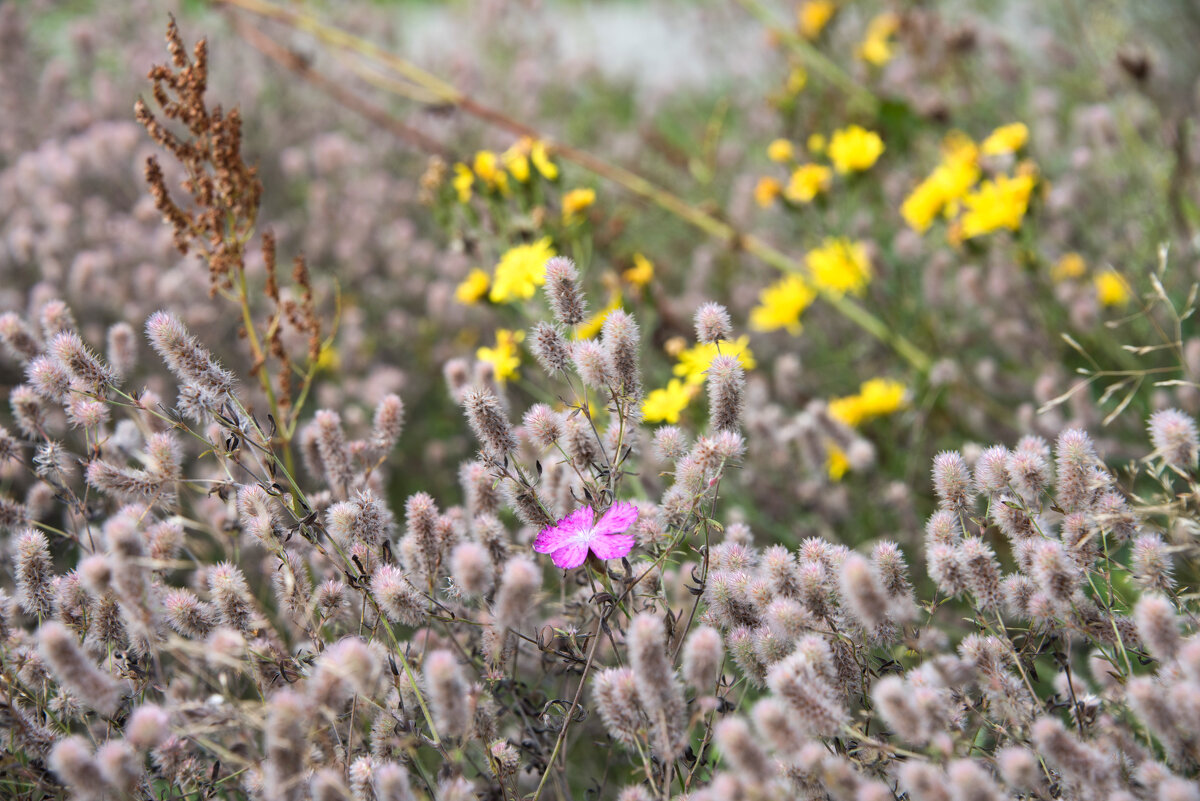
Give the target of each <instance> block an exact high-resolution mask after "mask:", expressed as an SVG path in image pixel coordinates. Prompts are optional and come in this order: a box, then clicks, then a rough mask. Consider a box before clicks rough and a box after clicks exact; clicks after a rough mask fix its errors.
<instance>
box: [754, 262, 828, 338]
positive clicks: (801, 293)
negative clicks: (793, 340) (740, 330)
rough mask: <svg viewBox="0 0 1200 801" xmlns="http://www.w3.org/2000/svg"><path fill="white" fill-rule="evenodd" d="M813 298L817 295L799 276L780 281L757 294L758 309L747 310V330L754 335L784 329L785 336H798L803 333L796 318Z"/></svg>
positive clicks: (756, 307) (810, 303)
mask: <svg viewBox="0 0 1200 801" xmlns="http://www.w3.org/2000/svg"><path fill="white" fill-rule="evenodd" d="M816 297H817V293H816V292H814V291H813V288H812V287H810V286H809V285H808V284H807V283H805V281H804V279H803V278H801V277H800V276H798V275H789V276H787V277H785V278H782V279H780V280H779V281H776V282H775V283H774V284H772V285H771V286H769V287H767V288H766V289H764V290H763V291H762V292H760V293H759V295H758V303H759V305H757V306H755V307H754V308H753V309H751V310H750V327H751V328H753V329H754V330H755V331H777V330H779V329H780V328H786V329H787V331H788V333H789V334H793V335H795V334H799V333H800V331H801V330H802V329H803V326H802V325H800V315H801V314H803V313H804V310H805V309H807V308H808V307H809V306H810V305H812V302H813V301H814V300H816Z"/></svg>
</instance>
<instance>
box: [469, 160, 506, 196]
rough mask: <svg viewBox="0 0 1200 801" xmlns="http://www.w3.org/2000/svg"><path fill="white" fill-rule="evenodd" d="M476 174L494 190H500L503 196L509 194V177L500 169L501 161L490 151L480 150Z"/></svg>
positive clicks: (476, 163) (476, 162)
mask: <svg viewBox="0 0 1200 801" xmlns="http://www.w3.org/2000/svg"><path fill="white" fill-rule="evenodd" d="M474 167H475V174H476V175H478V176H479V179H480V180H481V181H483V182H484V183H485V184H487V185H488V186H489V187H491V188H492V189H498V190H499V191H500V193H501V194H508V176H507V175H505V173H504V170H502V169H500V159H499V158H497V157H496V154H495V153H493V152H492V151H490V150H480V151H479V152H478V153H476V154H475V164H474Z"/></svg>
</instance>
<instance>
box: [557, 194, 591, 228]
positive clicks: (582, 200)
mask: <svg viewBox="0 0 1200 801" xmlns="http://www.w3.org/2000/svg"><path fill="white" fill-rule="evenodd" d="M595 202H596V190H595V189H572V190H571V191H570V192H568V193H567V194H565V195H563V201H562V218H563V224H564V225H567V224H569V223H571V222H574V220H575V218H576V217H578V216H579V213H580V212H581V211H583V210H584V209H586V208H587V207H588V206H590V205H592V204H593V203H595Z"/></svg>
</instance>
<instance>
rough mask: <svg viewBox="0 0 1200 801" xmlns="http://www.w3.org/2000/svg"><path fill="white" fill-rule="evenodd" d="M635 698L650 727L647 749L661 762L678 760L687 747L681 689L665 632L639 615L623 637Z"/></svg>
mask: <svg viewBox="0 0 1200 801" xmlns="http://www.w3.org/2000/svg"><path fill="white" fill-rule="evenodd" d="M626 640H627V642H628V644H629V664H630V667H632V668H633V675H634V681H635V682H636V685H637V695H638V698H639V699H640V700H641V702H642V710H643V711H644V712H645V713H646V717H647V718H649V719H650V724H651V731H652V737H651V746H652V748H653V750H654V752H655V753H656V754H657V755H658V756H659V757H660V758H662V759H672V758H674V757H676V756H678V755H679V754H680V753H681V752H682V751H683V749H684V747H685V746H686V745H687V738H686V732H685V731H684V727H685V726H686V724H687V708H686V706H685V704H684V700H683V688H682V687H681V686H680V684H679V681H678V679H677V678H676V676H675V669H674V667H673V666H672V664H671V659H670V657H669V655H668V652H667V644H668V638H667V630H666V627H665V626H664V625H663V622H662V621H661V620H659V618H658V617H657V616H656V615H653V614H650V613H647V612H642V613H640V614H638V615H636V616H635V617H634V618H633V620H631V621H630V623H629V631H628V633H627V635H626Z"/></svg>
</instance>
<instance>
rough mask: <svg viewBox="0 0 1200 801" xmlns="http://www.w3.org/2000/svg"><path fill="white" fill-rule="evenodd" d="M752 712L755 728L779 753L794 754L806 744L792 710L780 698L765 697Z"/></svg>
mask: <svg viewBox="0 0 1200 801" xmlns="http://www.w3.org/2000/svg"><path fill="white" fill-rule="evenodd" d="M751 714H752V716H753V718H754V728H756V729H757V730H758V733H759V734H761V735H762V736H763V737H765V738H766V740H767V742H768V743H770V744H771V747H772V748H773V749H774V750H775V751H776V752H777V753H779V754H793V753H795V752H797V751H799V750H800V749H801V748H802V747H803V746H804V743H805V738H804V736H803V735H802V734H801V733H800V732H799V731H797V730H796V727H795V725H793V718H794V716H793V714H792V712H791V710H790V709H788V707H787V706H786V705H784V703H783V702H782V701H780V700H779V699H778V698H772V697H767V698H763V699H762V700H761V701H759V702H758V703H756V704H755V705H754V709H753V711H752V712H751Z"/></svg>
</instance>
